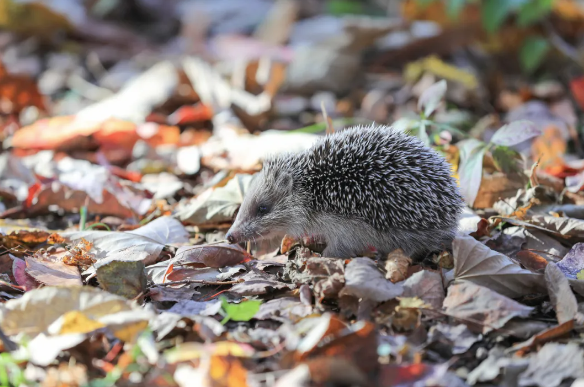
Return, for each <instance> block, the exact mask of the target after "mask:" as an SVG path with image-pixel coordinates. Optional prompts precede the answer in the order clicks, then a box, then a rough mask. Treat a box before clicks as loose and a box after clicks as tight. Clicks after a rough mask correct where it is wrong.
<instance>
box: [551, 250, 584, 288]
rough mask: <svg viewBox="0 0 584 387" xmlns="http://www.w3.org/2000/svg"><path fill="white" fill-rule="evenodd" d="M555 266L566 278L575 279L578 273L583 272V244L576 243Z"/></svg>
mask: <svg viewBox="0 0 584 387" xmlns="http://www.w3.org/2000/svg"><path fill="white" fill-rule="evenodd" d="M557 266H558V268H559V269H560V270H561V271H562V273H563V274H564V275H565V276H566V277H568V278H570V279H577V278H578V273H579V272H581V271H582V270H584V243H576V244H575V245H574V246H572V249H571V250H570V251H569V252H568V254H566V256H565V257H564V258H562V260H561V261H560V262H558V264H557Z"/></svg>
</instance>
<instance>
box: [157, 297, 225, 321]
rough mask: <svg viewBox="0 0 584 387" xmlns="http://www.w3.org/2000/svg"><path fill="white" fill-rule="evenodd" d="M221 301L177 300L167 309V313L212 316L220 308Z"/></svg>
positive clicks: (187, 315) (186, 315)
mask: <svg viewBox="0 0 584 387" xmlns="http://www.w3.org/2000/svg"><path fill="white" fill-rule="evenodd" d="M221 306H222V304H221V301H219V300H212V301H202V302H201V301H193V300H179V301H178V302H177V303H176V304H174V305H173V306H172V307H171V308H170V309H169V310H168V312H169V313H176V314H180V315H181V316H185V317H190V316H214V315H216V314H217V313H219V311H220V310H221Z"/></svg>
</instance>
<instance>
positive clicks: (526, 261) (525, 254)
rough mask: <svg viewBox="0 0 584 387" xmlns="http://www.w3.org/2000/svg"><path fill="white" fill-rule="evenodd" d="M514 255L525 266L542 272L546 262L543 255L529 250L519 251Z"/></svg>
mask: <svg viewBox="0 0 584 387" xmlns="http://www.w3.org/2000/svg"><path fill="white" fill-rule="evenodd" d="M516 257H517V259H518V260H519V262H521V264H522V265H523V266H524V267H525V268H527V269H529V270H531V271H534V272H543V271H544V270H545V267H546V266H547V264H548V261H547V260H546V259H545V258H544V257H542V256H541V255H539V254H536V253H534V252H533V251H529V250H521V251H519V252H518V253H517V255H516Z"/></svg>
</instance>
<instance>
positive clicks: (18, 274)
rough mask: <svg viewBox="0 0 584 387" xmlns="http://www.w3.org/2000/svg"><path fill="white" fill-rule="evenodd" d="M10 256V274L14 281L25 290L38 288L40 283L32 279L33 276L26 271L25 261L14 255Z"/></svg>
mask: <svg viewBox="0 0 584 387" xmlns="http://www.w3.org/2000/svg"><path fill="white" fill-rule="evenodd" d="M10 258H12V275H14V279H15V280H16V283H17V284H18V285H20V286H22V287H23V288H24V290H25V291H29V290H32V289H36V288H38V287H39V286H40V285H41V284H40V283H39V282H38V281H37V280H35V279H34V277H33V276H31V275H30V274H28V273H27V272H26V262H25V261H24V260H23V259H20V258H17V257H14V256H12V255H10Z"/></svg>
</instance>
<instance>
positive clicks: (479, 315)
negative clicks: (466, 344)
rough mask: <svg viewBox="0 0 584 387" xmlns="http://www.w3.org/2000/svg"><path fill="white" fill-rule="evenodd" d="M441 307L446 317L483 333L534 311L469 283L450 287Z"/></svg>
mask: <svg viewBox="0 0 584 387" xmlns="http://www.w3.org/2000/svg"><path fill="white" fill-rule="evenodd" d="M444 307H445V308H446V310H445V311H446V313H447V314H449V315H450V316H453V317H458V318H460V319H461V322H462V323H464V324H466V325H467V326H468V327H469V329H471V330H473V331H475V332H481V333H483V334H484V333H488V332H490V331H492V330H494V329H497V328H501V327H502V326H503V325H505V323H506V322H507V321H509V320H510V319H512V318H513V317H527V316H528V315H529V313H531V311H532V310H533V308H530V307H527V306H525V305H521V304H520V303H518V302H516V301H513V300H512V299H510V298H507V297H505V296H502V295H500V294H498V293H496V292H494V291H492V290H490V289H488V288H485V287H482V286H478V285H475V284H473V283H470V282H466V283H462V284H459V285H452V286H450V287H449V288H448V296H447V297H446V299H445V300H444Z"/></svg>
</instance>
